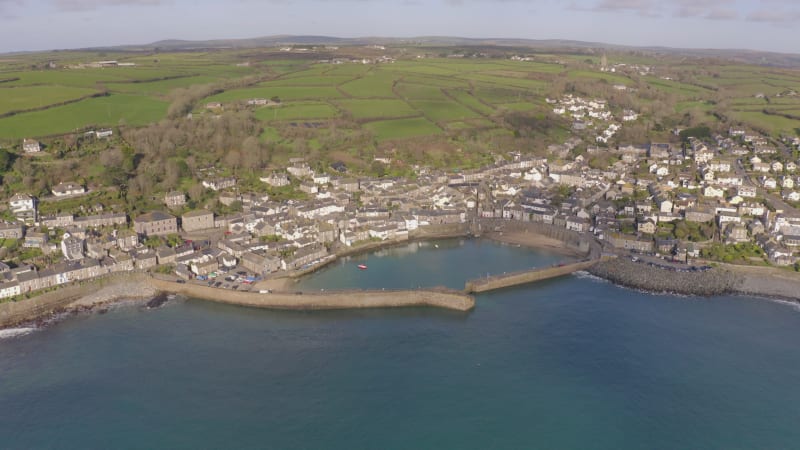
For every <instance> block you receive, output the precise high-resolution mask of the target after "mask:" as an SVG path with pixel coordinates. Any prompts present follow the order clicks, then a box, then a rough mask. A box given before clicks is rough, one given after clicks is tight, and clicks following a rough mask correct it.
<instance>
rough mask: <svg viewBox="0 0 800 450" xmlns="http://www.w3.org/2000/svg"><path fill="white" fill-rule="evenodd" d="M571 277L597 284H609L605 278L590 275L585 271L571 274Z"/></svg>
mask: <svg viewBox="0 0 800 450" xmlns="http://www.w3.org/2000/svg"><path fill="white" fill-rule="evenodd" d="M572 275H573V276H574V277H575V278H580V279H582V280H592V281H596V282H598V283H610V281H608V280H606V279H605V278H601V277H598V276H597V275H592V274H590V273H589V272H587V271H585V270H579V271H577V272H573V273H572Z"/></svg>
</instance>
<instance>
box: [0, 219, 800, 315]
mask: <svg viewBox="0 0 800 450" xmlns="http://www.w3.org/2000/svg"><path fill="white" fill-rule="evenodd" d="M481 225H483V226H484V227H487V228H488V227H489V226H493V229H491V231H484V232H483V233H480V234H479V235H477V236H474V235H472V233H470V232H469V231H468V230H467V226H466V224H460V225H459V226H447V227H441V228H439V229H438V230H435V231H432V232H431V231H430V230H426V231H427V232H425V233H417V234H415V235H414V236H413V237H412V238H411V239H408V240H405V239H404V240H387V241H380V242H374V243H368V244H366V245H362V246H359V247H356V248H342V249H340V250H339V251H337V252H336V253H334V254H333V255H331V257H330V258H328V260H326V261H324V262H323V263H322V264H318V265H316V266H314V267H311V268H308V269H306V270H302V271H295V272H292V273H287V274H282V275H281V276H278V277H275V278H268V279H266V280H262V281H260V282H258V283H257V284H256V285H255V286H254V292H237V291H232V290H225V289H218V288H211V287H206V286H202V285H196V284H181V283H176V282H174V281H170V280H171V278H170V279H167V277H164V278H163V279H159V278H156V277H154V276H152V275H148V274H145V273H138V272H137V273H117V274H112V275H108V276H105V277H103V278H100V279H96V280H92V281H87V282H84V283H81V284H76V285H70V286H63V287H60V288H58V289H56V290H54V291H50V292H45V293H41V294H39V295H36V296H34V297H31V298H28V299H24V300H21V301H18V302H7V303H2V304H0V329H4V328H11V327H15V326H19V325H21V324H36V323H41V322H46V321H47V320H49V319H51V318H52V317H54V316H58V315H63V314H69V313H77V312H84V311H92V310H101V312H102V308H103V307H105V306H107V305H109V304H112V303H116V302H119V301H124V300H134V301H144V300H149V299H153V298H154V297H156V296H157V295H159V294H166V293H174V294H181V295H186V296H189V297H196V298H201V299H204V300H208V301H215V302H220V303H227V304H235V305H241V306H250V307H261V308H274V309H304V310H316V309H358V308H396V307H408V306H432V307H440V308H447V309H453V310H459V311H469V310H471V309H472V308H474V306H475V301H474V298H473V297H472V296H470V295H468V294H467V293H466V292H462V291H439V290H411V291H359V290H356V291H330V292H325V293H303V294H302V295H298V294H296V293H294V292H293V291H292V287H293V286H294V283H295V282H296V281H297V280H298V279H299V278H300V277H302V276H305V275H308V274H310V273H313V272H316V271H317V270H320V269H322V268H324V267H326V266H327V265H328V264H331V263H333V262H334V261H336V260H337V259H338V258H342V257H348V256H354V255H358V254H363V253H367V252H371V251H376V250H381V249H386V248H392V247H397V246H402V245H407V244H409V243H411V242H415V241H431V240H436V239H451V238H463V237H471V238H478V239H480V238H486V239H489V240H492V241H495V242H502V243H506V244H511V245H518V246H524V247H525V248H530V249H543V250H547V251H551V252H556V253H559V254H563V255H565V256H570V257H587V254H588V255H589V257H592V259H593V260H594V261H593V264H592V265H591V267H587V268H586V269H585V270H586V271H587V272H589V273H591V274H592V275H595V276H598V277H600V278H603V279H605V280H607V281H610V282H611V283H613V284H616V285H620V286H624V287H629V288H634V289H639V290H643V291H646V292H653V293H660V294H677V295H698V296H713V295H725V294H737V295H748V296H756V297H767V298H772V299H779V300H788V301H793V302H800V274H795V273H793V272H788V271H786V270H781V269H777V268H774V267H753V266H737V265H727V264H720V265H719V266H718V267H715V268H713V269H711V270H708V271H704V272H676V271H672V270H667V269H662V268H658V267H653V266H649V265H647V264H643V263H641V262H639V263H637V262H634V261H631V259H630V258H626V257H618V258H611V259H607V258H605V257H604V258H603V260H602V261H600V258H599V256H597V255H599V251H598V250H597V248H599V244H598V243H597V242H594V243H592V244H590V245H578V244H583V242H580V243H579V242H578V241H576V240H575V236H574V235H572V234H569V235H567V234H561V233H560V230H559V232H557V233H550V232H549V230H547V229H543V228H542V227H541V225H538V224H536V225H535V224H530V225H523V226H520V225H518V224H517V225H514V226H509V227H503V226H498V225H497V223H496V222H489V221H485V222H481ZM586 248H589V249H590V250H589V251H588V252H585V251H583V250H584V249H586ZM259 290H271V291H272V292H270V293H268V294H258V293H257V292H258V291H259Z"/></svg>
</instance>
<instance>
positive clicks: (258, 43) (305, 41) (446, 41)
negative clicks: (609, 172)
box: [84, 35, 800, 68]
mask: <svg viewBox="0 0 800 450" xmlns="http://www.w3.org/2000/svg"><path fill="white" fill-rule="evenodd" d="M370 44H377V45H406V46H420V47H436V46H442V47H457V46H464V47H481V46H492V47H509V48H514V49H517V50H518V51H521V52H524V51H525V50H526V49H530V50H531V51H535V50H537V49H539V50H543V49H546V50H572V51H599V50H603V49H608V50H616V51H638V52H645V53H651V54H664V55H675V56H686V57H695V58H722V59H726V60H731V61H734V62H740V63H747V64H758V65H765V66H775V67H791V68H798V67H800V54H789V53H775V52H767V51H758V50H745V49H686V48H669V47H657V46H651V47H634V46H627V45H615V44H605V43H600V42H585V41H573V40H564V39H544V40H537V39H515V38H464V37H456V36H419V37H409V38H393V37H357V38H340V37H332V36H314V35H276V36H263V37H255V38H243V39H216V40H201V41H189V40H179V39H168V40H162V41H158V42H153V43H151V44H144V45H124V46H115V47H102V48H97V47H95V48H91V49H84V50H111V51H113V50H116V51H147V50H151V51H152V50H156V49H158V50H164V51H178V50H199V49H226V48H257V47H276V46H282V45H342V46H347V45H370Z"/></svg>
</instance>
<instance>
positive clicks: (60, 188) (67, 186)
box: [51, 181, 86, 197]
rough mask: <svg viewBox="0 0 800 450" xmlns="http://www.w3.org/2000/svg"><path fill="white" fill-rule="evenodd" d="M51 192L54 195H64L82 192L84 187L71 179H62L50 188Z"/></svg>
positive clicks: (84, 190) (84, 191)
mask: <svg viewBox="0 0 800 450" xmlns="http://www.w3.org/2000/svg"><path fill="white" fill-rule="evenodd" d="M51 192H52V193H53V195H55V196H56V197H66V196H69V195H80V194H84V193H86V189H84V188H83V186H81V185H80V184H78V183H74V182H72V181H68V182H66V183H64V182H63V181H62V182H61V183H58V184H57V185H56V186H54V187H53V189H51Z"/></svg>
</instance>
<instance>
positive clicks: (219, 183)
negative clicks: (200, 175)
mask: <svg viewBox="0 0 800 450" xmlns="http://www.w3.org/2000/svg"><path fill="white" fill-rule="evenodd" d="M234 186H236V178H235V177H221V178H214V179H211V180H203V187H205V188H208V189H211V190H212V191H221V190H223V189H229V188H232V187H234Z"/></svg>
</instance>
